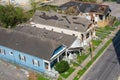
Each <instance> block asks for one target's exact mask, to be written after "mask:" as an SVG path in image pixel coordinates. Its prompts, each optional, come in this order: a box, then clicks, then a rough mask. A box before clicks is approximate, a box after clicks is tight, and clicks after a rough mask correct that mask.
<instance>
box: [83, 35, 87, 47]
mask: <svg viewBox="0 0 120 80" xmlns="http://www.w3.org/2000/svg"><path fill="white" fill-rule="evenodd" d="M83 36H84V37H83V38H84V39H83V46H84V45H85V44H86V34H83Z"/></svg>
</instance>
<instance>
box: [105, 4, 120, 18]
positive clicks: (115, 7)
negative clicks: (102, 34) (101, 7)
mask: <svg viewBox="0 0 120 80" xmlns="http://www.w3.org/2000/svg"><path fill="white" fill-rule="evenodd" d="M103 4H105V5H109V7H110V9H111V10H112V12H111V15H112V16H115V17H117V18H118V17H120V4H117V3H116V2H104V3H103Z"/></svg>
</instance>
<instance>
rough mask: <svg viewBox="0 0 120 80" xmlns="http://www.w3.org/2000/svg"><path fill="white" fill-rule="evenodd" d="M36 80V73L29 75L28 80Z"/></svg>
mask: <svg viewBox="0 0 120 80" xmlns="http://www.w3.org/2000/svg"><path fill="white" fill-rule="evenodd" d="M37 78H38V75H37V74H36V73H34V72H30V73H29V78H28V80H37Z"/></svg>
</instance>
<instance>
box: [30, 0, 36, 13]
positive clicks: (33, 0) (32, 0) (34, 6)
mask: <svg viewBox="0 0 120 80" xmlns="http://www.w3.org/2000/svg"><path fill="white" fill-rule="evenodd" d="M30 4H31V7H32V9H33V11H34V12H35V11H36V8H37V3H36V2H35V0H30Z"/></svg>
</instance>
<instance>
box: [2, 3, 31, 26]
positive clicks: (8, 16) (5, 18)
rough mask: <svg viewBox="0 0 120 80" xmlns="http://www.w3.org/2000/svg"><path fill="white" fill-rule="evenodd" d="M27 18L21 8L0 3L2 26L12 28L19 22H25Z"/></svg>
mask: <svg viewBox="0 0 120 80" xmlns="http://www.w3.org/2000/svg"><path fill="white" fill-rule="evenodd" d="M28 19H29V18H28V16H27V14H26V13H24V11H23V9H22V8H20V7H14V6H13V5H6V6H3V5H0V22H1V25H2V26H4V27H6V28H8V27H9V28H12V27H14V26H16V25H17V24H19V23H23V22H26V21H27V20H28Z"/></svg>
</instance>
